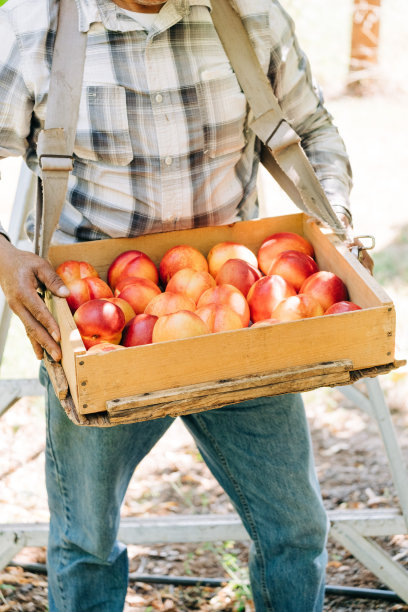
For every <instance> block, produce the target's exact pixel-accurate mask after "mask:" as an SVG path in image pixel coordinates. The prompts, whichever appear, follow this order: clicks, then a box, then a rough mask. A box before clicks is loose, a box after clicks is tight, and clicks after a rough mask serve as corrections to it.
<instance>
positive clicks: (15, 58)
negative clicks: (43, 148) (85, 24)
mask: <svg viewBox="0 0 408 612" xmlns="http://www.w3.org/2000/svg"><path fill="white" fill-rule="evenodd" d="M32 112H33V98H32V96H31V95H30V92H29V90H28V88H27V86H26V84H25V81H24V78H23V70H22V59H21V53H20V49H19V45H18V40H17V38H16V36H15V34H14V32H13V28H12V26H11V24H10V21H9V19H8V16H7V14H6V13H5V11H3V10H0V159H4V158H6V157H9V156H15V157H18V156H25V154H26V151H27V148H28V137H29V134H30V130H31V116H32ZM0 233H1V234H3V235H5V236H6V237H7V233H6V232H5V230H4V228H3V226H2V225H1V221H0Z"/></svg>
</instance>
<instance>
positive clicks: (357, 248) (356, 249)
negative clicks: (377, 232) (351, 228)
mask: <svg viewBox="0 0 408 612" xmlns="http://www.w3.org/2000/svg"><path fill="white" fill-rule="evenodd" d="M354 240H360V241H363V240H369V241H370V242H369V244H364V242H362V244H356V245H354V246H352V247H351V249H350V252H351V253H352V254H353V255H355V256H356V257H357V259H358V260H359V261H361V257H362V254H363V251H371V249H374V248H375V238H374V236H372V235H371V234H362V235H361V236H354Z"/></svg>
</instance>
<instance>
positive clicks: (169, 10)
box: [75, 0, 211, 32]
mask: <svg viewBox="0 0 408 612" xmlns="http://www.w3.org/2000/svg"><path fill="white" fill-rule="evenodd" d="M75 2H76V5H77V9H78V14H79V30H80V31H81V32H88V30H89V28H90V26H91V24H92V23H102V24H103V25H104V26H105V28H106V29H107V30H115V31H119V32H124V31H130V30H134V29H139V26H138V24H137V23H136V22H134V21H133V20H130V19H127V20H124V19H121V18H120V15H121V12H120V7H118V6H117V5H116V4H115V3H114V2H112V1H111V0H75ZM196 5H202V6H207V7H208V8H209V9H211V1H210V0H167V2H166V4H165V5H164V6H163V8H162V9H161V11H160V13H158V17H157V22H155V25H157V29H159V30H163V29H166V28H168V27H170V26H171V25H173V24H174V23H177V21H180V19H182V18H183V17H185V16H187V15H188V14H189V13H190V8H191V7H192V6H196Z"/></svg>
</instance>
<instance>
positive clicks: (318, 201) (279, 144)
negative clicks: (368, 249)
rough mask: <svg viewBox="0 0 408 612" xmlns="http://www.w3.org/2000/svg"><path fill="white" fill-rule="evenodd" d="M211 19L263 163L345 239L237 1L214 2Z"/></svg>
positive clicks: (292, 194)
mask: <svg viewBox="0 0 408 612" xmlns="http://www.w3.org/2000/svg"><path fill="white" fill-rule="evenodd" d="M212 19H213V23H214V26H215V28H216V30H217V33H218V36H219V38H220V40H221V42H222V44H223V46H224V49H225V51H226V54H227V56H228V58H229V60H230V62H231V65H232V68H233V69H234V72H235V74H236V76H237V78H238V81H239V84H240V85H241V87H242V90H243V92H244V93H245V96H246V98H247V100H248V103H249V105H250V107H251V110H252V113H253V115H254V120H253V122H252V123H251V125H250V128H251V129H252V130H253V131H254V132H255V134H256V135H257V136H258V138H259V139H260V140H261V142H262V143H264V145H265V147H264V150H263V156H262V163H263V164H264V166H265V167H266V169H267V170H268V171H269V172H270V173H271V174H272V176H273V177H274V178H275V180H276V181H277V182H278V183H279V184H280V186H281V187H282V189H284V191H286V193H287V194H288V195H289V196H290V197H291V199H292V200H293V202H294V203H295V204H296V206H298V208H300V209H301V210H303V211H304V212H306V213H308V214H309V215H311V216H312V217H316V218H317V219H319V220H320V221H321V222H322V223H324V224H325V225H328V226H329V227H331V228H332V229H333V230H334V232H335V233H336V234H338V235H339V237H341V238H343V239H344V238H346V235H345V230H344V227H343V225H342V224H341V223H340V221H339V219H338V218H337V216H336V214H335V212H334V211H333V209H332V207H331V205H330V202H329V201H328V199H327V196H326V194H325V192H324V191H323V188H322V186H321V184H320V182H319V180H318V178H317V176H316V174H315V172H314V169H313V167H312V165H311V164H310V162H309V160H308V158H307V157H306V154H305V153H304V151H303V149H302V147H301V145H300V138H299V136H298V135H297V134H296V132H295V131H294V130H293V129H292V127H291V126H290V125H289V123H288V122H287V121H286V119H285V117H284V116H283V113H282V110H281V108H280V105H279V102H278V100H277V98H276V96H275V94H274V91H273V89H272V86H271V84H270V82H269V80H268V78H267V76H266V75H265V73H264V72H263V70H262V67H261V65H260V63H259V60H258V58H257V56H256V53H255V51H254V48H253V45H252V43H251V41H250V39H249V36H248V33H247V31H246V29H245V27H244V25H243V23H242V20H241V17H240V16H239V14H238V13H237V11H236V10H235V8H233V6H232V0H215V2H212Z"/></svg>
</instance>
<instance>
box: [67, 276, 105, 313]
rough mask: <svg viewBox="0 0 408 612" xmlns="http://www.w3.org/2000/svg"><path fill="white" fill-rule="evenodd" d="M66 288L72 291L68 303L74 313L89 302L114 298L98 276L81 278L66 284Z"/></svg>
mask: <svg viewBox="0 0 408 612" xmlns="http://www.w3.org/2000/svg"><path fill="white" fill-rule="evenodd" d="M66 286H67V287H68V289H69V291H70V294H69V295H68V296H67V302H68V306H69V308H70V310H71V312H72V313H74V312H75V311H76V310H77V308H78V307H79V306H80V305H81V304H84V303H85V302H88V301H89V300H94V299H97V298H110V297H113V293H112V290H111V288H110V287H109V286H108V285H107V284H106V283H105V281H103V280H102V279H101V278H99V277H98V276H87V277H85V278H80V279H78V280H74V281H72V282H70V283H66Z"/></svg>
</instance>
